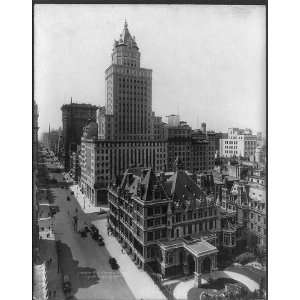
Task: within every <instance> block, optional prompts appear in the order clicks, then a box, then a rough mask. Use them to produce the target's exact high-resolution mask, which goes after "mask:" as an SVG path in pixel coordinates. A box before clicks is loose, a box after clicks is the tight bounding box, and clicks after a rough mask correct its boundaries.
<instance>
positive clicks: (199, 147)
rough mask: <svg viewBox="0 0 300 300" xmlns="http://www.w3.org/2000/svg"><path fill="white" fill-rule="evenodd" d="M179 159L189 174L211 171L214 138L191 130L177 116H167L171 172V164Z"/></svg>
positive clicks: (213, 159)
mask: <svg viewBox="0 0 300 300" xmlns="http://www.w3.org/2000/svg"><path fill="white" fill-rule="evenodd" d="M177 157H178V158H179V159H180V161H181V162H182V164H183V168H184V169H185V170H188V171H190V172H204V171H212V170H213V168H214V165H215V136H214V135H213V134H212V133H211V132H210V133H208V132H206V124H205V123H202V130H192V128H191V127H190V126H189V125H188V124H187V123H186V122H183V121H180V119H179V116H177V115H171V116H168V166H167V169H168V170H169V171H171V170H173V163H174V161H175V159H176V158H177Z"/></svg>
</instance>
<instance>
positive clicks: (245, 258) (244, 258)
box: [235, 252, 255, 264]
mask: <svg viewBox="0 0 300 300" xmlns="http://www.w3.org/2000/svg"><path fill="white" fill-rule="evenodd" d="M254 259H255V256H254V254H253V253H251V252H245V253H242V254H240V255H239V256H237V257H236V259H235V261H236V262H238V263H240V264H247V263H248V262H250V261H252V260H254Z"/></svg>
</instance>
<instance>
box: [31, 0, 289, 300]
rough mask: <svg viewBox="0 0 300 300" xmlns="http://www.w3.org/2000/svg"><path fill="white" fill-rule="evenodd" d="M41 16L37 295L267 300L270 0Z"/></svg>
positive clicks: (36, 109)
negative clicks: (268, 42) (251, 2)
mask: <svg viewBox="0 0 300 300" xmlns="http://www.w3.org/2000/svg"><path fill="white" fill-rule="evenodd" d="M41 2H42V1H41ZM32 5H33V16H32V18H33V45H32V46H33V91H32V92H33V104H32V105H33V125H32V130H33V145H32V147H33V156H32V165H33V190H32V255H33V260H32V274H33V278H32V286H33V289H32V293H33V295H32V299H34V300H52V299H55V300H56V299H57V300H65V299H73V300H196V299H197V300H221V299H224V300H225V299H226V300H228V299H230V300H231V299H232V300H234V299H235V300H244V299H245V300H258V299H259V300H263V299H267V298H268V297H267V296H268V280H267V278H268V276H267V275H268V203H267V200H268V193H267V182H268V169H267V167H268V128H267V103H268V99H267V33H268V32H267V6H266V3H265V2H264V1H261V3H259V4H252V5H241V4H232V5H229V4H225V3H224V4H219V5H214V4H199V3H195V4H184V3H181V4H180V5H178V4H113V3H112V4H100V3H99V4H96V3H94V4H91V3H89V4H84V2H83V3H81V4H74V3H73V4H66V3H64V4H59V3H58V2H56V3H55V4H54V3H52V4H51V1H50V2H49V3H48V4H44V3H39V2H38V1H37V2H36V3H33V4H32ZM283 126H284V125H283Z"/></svg>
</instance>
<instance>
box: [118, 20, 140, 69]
mask: <svg viewBox="0 0 300 300" xmlns="http://www.w3.org/2000/svg"><path fill="white" fill-rule="evenodd" d="M112 62H113V64H118V65H125V66H128V67H139V66H140V53H139V48H138V46H137V44H136V41H135V37H132V36H131V34H130V32H129V30H128V24H127V21H126V19H125V23H124V27H123V30H122V33H121V34H120V37H119V39H118V40H115V41H114V48H113V54H112Z"/></svg>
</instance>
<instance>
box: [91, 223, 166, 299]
mask: <svg viewBox="0 0 300 300" xmlns="http://www.w3.org/2000/svg"><path fill="white" fill-rule="evenodd" d="M106 222H107V221H106V220H98V221H93V222H92V223H93V224H94V225H95V226H96V227H97V228H98V229H99V232H100V234H101V235H102V236H103V239H104V242H105V247H106V249H107V251H108V252H109V254H110V255H111V256H112V257H114V258H115V259H116V260H117V262H118V264H119V265H120V272H121V274H122V275H123V277H124V279H125V281H126V283H127V285H128V286H129V288H130V290H131V292H132V293H133V295H134V297H135V298H136V299H143V300H147V299H149V300H150V299H151V300H163V299H166V297H165V296H164V294H163V293H162V292H161V291H160V289H159V288H158V287H157V286H156V285H155V283H154V282H153V280H152V279H151V277H150V276H149V275H148V274H147V273H146V272H145V271H143V270H141V269H138V268H137V267H136V265H135V264H134V263H133V262H132V260H131V259H130V258H129V256H128V255H127V254H122V252H121V246H120V244H119V243H118V241H117V240H116V238H115V237H114V236H112V235H110V236H108V234H107V228H106Z"/></svg>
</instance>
